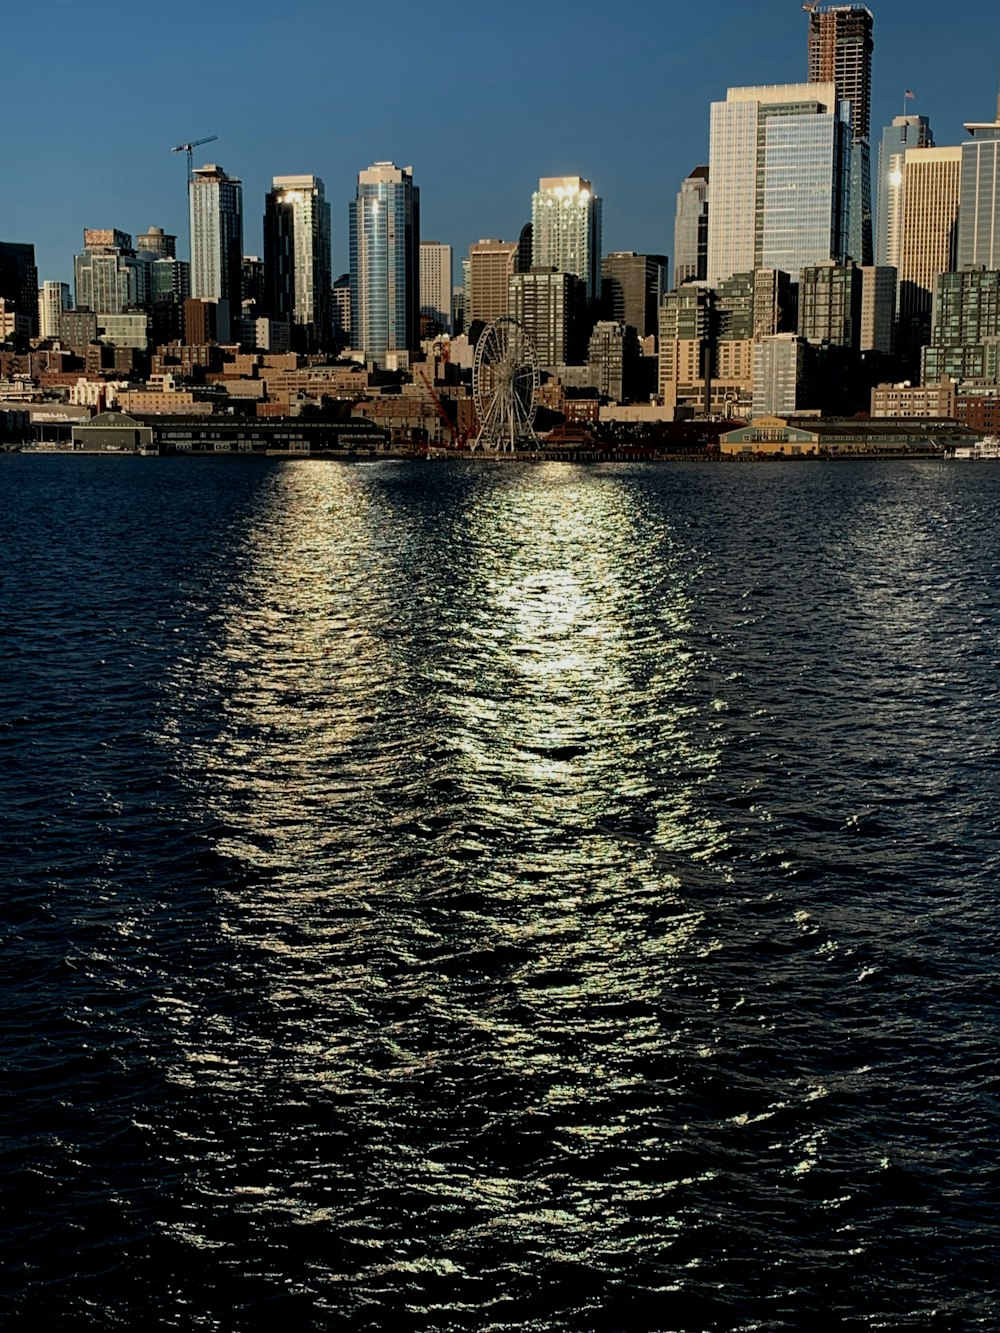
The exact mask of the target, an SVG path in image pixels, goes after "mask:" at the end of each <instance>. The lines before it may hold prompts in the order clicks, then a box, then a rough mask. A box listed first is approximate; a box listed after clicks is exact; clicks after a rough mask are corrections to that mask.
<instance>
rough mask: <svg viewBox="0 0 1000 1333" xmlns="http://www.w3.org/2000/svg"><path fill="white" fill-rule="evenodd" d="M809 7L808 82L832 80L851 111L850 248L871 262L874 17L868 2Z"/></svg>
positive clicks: (857, 258)
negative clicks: (863, 3) (871, 134)
mask: <svg viewBox="0 0 1000 1333" xmlns="http://www.w3.org/2000/svg"><path fill="white" fill-rule="evenodd" d="M803 8H805V9H808V11H809V82H810V83H833V84H834V86H835V87H836V90H837V100H838V102H846V103H847V104H848V106H849V108H850V116H851V182H850V184H851V189H850V209H849V213H850V216H849V222H848V250H847V253H848V254H849V255H850V257H851V258H852V259H854V260H855V262H856V263H858V264H870V263H872V259H873V253H874V252H873V248H872V199H871V193H872V187H871V160H870V159H871V150H870V147H869V143H870V138H869V136H870V133H871V97H872V52H873V51H874V49H875V43H874V41H873V39H872V27H873V19H872V13H871V10H870V9H867V8H866V7H865V6H864V5H856V4H852V5H821V4H818V3H815V0H814V3H812V4H809V5H805V6H803Z"/></svg>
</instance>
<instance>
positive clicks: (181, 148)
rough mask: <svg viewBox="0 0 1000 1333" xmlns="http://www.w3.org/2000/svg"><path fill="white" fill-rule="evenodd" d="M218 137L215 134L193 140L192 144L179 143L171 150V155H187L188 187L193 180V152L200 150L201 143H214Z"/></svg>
mask: <svg viewBox="0 0 1000 1333" xmlns="http://www.w3.org/2000/svg"><path fill="white" fill-rule="evenodd" d="M218 137H219V136H218V135H217V134H210V135H209V136H208V138H207V139H195V140H194V141H193V142H192V143H179V144H177V146H176V147H175V148H171V150H170V151H171V152H172V153H187V164H188V185H190V184H191V181H192V180H193V179H194V150H195V149H196V148H200V147H201V145H202V144H203V143H214V142H215V141H216V139H217V138H218Z"/></svg>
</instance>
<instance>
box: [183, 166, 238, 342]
mask: <svg viewBox="0 0 1000 1333" xmlns="http://www.w3.org/2000/svg"><path fill="white" fill-rule="evenodd" d="M188 201H189V215H190V224H191V295H192V296H194V297H197V298H198V299H199V300H202V301H215V302H217V303H219V304H220V305H222V304H223V303H225V304H224V307H223V309H222V311H221V312H220V313H221V316H222V318H221V320H220V324H222V325H224V326H225V332H224V333H223V334H222V335H221V336H223V337H228V336H229V319H230V317H232V318H235V317H237V316H238V315H239V313H240V309H241V305H242V299H243V285H242V278H243V184H242V182H241V181H240V180H238V179H237V177H235V176H228V175H227V174H226V172H225V171H223V169H222V168H221V167H220V166H217V165H216V164H215V163H211V164H209V165H207V166H204V167H197V168H196V169H195V171H194V173H193V175H192V177H191V183H190V186H189V190H188Z"/></svg>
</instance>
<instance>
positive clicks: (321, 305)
mask: <svg viewBox="0 0 1000 1333" xmlns="http://www.w3.org/2000/svg"><path fill="white" fill-rule="evenodd" d="M240 265H241V269H242V265H243V259H242V256H241V260H240ZM332 276H333V275H332V272H331V259H330V205H329V204H328V203H327V201H326V196H325V193H324V190H323V182H322V181H321V180H320V178H319V177H318V176H275V177H274V179H273V181H272V183H271V189H270V190H269V191H268V193H267V195H266V196H265V199H264V287H265V301H264V304H265V306H266V307H267V313H268V316H269V317H270V318H271V319H276V320H280V321H282V322H284V323H287V324H288V325H289V326H290V328H291V337H292V349H293V351H297V352H315V351H319V350H324V349H326V348H327V347H328V346H329V344H330V285H331V282H332Z"/></svg>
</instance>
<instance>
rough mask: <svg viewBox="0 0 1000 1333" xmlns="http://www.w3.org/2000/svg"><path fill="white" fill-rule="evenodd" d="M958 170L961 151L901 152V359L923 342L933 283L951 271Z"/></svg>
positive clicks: (947, 149)
mask: <svg viewBox="0 0 1000 1333" xmlns="http://www.w3.org/2000/svg"><path fill="white" fill-rule="evenodd" d="M961 170H962V149H961V148H907V150H906V151H905V153H904V154H903V195H902V217H901V222H900V248H899V268H898V282H899V286H898V300H897V306H898V311H899V323H900V351H901V352H902V353H903V354H904V355H916V352H917V350H918V349H919V348H920V347H921V346H922V345H923V344H924V343H926V342H927V339H928V336H929V332H930V316H931V306H932V304H933V300H934V284H935V282H936V281H937V277H938V274H940V273H947V272H948V271H949V270H951V269H953V268H954V267H955V250H956V231H957V221H958V212H959V208H958V201H959V182H960V178H961Z"/></svg>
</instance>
